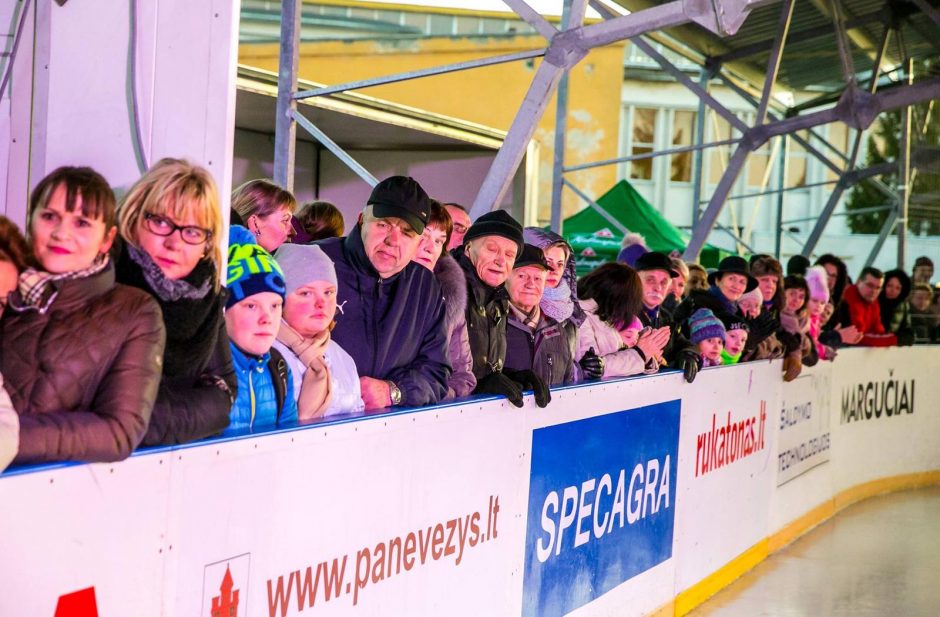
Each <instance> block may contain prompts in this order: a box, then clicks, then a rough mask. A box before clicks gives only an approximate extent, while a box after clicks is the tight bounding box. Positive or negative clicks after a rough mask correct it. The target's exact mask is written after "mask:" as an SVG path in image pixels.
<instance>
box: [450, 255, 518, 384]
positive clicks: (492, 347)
mask: <svg viewBox="0 0 940 617" xmlns="http://www.w3.org/2000/svg"><path fill="white" fill-rule="evenodd" d="M451 255H452V256H453V258H454V259H456V260H457V263H458V264H460V267H461V268H463V270H464V274H466V275H467V336H468V337H469V338H470V353H471V354H473V374H474V375H475V376H476V378H477V381H479V380H480V379H482V378H483V377H486V376H487V375H490V374H492V373H499V372H502V370H503V365H504V364H505V363H506V321H507V319H508V316H509V295H508V294H507V293H506V288H505V287H504V286H502V285H500V286H499V287H490V286H489V285H487V284H486V283H484V282H483V281H481V280H480V278H479V277H478V276H477V271H476V269H475V268H474V267H473V264H472V263H471V262H470V258H469V257H467V255H466V254H465V253H464V252H463V250H462V249H461V248H459V247H458V248H456V249H454V250H453V251H452V252H451Z"/></svg>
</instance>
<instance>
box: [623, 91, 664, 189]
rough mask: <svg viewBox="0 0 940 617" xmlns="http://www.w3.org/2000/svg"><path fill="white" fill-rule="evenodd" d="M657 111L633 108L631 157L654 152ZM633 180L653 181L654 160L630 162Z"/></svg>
mask: <svg viewBox="0 0 940 617" xmlns="http://www.w3.org/2000/svg"><path fill="white" fill-rule="evenodd" d="M657 116H658V114H657V110H656V109H650V108H647V107H634V108H633V130H632V131H631V135H630V155H631V156H637V155H639V154H648V153H650V152H652V151H653V148H654V147H655V140H656V118H657ZM630 178H631V179H632V180H652V179H653V159H652V158H648V159H640V160H638V161H631V162H630Z"/></svg>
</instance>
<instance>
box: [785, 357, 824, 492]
mask: <svg viewBox="0 0 940 617" xmlns="http://www.w3.org/2000/svg"><path fill="white" fill-rule="evenodd" d="M828 368H829V366H828V365H827V366H824V367H821V370H819V371H807V372H806V373H804V374H801V375H800V376H799V377H797V378H796V379H795V380H793V381H792V382H791V383H788V384H785V385H784V386H783V388H782V389H781V399H780V407H779V408H778V413H777V414H776V415H775V417H774V422H775V424H776V426H777V486H780V485H781V484H786V483H787V482H789V481H790V480H792V479H793V478H795V477H797V476H799V475H800V474H802V473H805V472H806V471H808V470H810V469H812V468H813V467H815V466H816V465H820V464H822V463H825V462H826V461H828V460H829V449H830V445H831V443H830V442H831V438H830V435H829V416H830V399H831V398H832V397H831V393H832V384H831V383H830V381H831V373H830V371H829V370H826V369H828Z"/></svg>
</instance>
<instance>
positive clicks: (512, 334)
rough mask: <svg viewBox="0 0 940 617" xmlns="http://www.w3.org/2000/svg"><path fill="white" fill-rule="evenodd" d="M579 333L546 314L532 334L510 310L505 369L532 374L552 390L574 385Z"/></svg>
mask: <svg viewBox="0 0 940 617" xmlns="http://www.w3.org/2000/svg"><path fill="white" fill-rule="evenodd" d="M577 343H578V329H577V328H576V327H575V326H574V324H573V323H571V322H570V321H568V320H567V319H566V320H565V321H564V322H563V323H558V322H557V321H555V320H554V319H552V318H551V317H549V316H548V315H545V314H543V315H542V317H541V319H540V321H539V327H538V328H537V329H536V331H535V332H532V330H530V329H529V328H528V327H527V326H525V325H524V324H522V323H521V322H520V321H519V320H518V319H516V316H515V314H513V312H512V311H511V310H510V312H509V323H508V325H507V326H506V366H505V368H507V369H509V370H513V371H523V370H531V371H533V372H535V374H536V375H538V376H539V377H541V378H542V381H544V382H545V383H546V385H549V386H557V385H560V384H563V383H565V382H568V381H574V377H575V373H574V354H575V347H576V345H577Z"/></svg>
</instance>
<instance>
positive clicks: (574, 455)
mask: <svg viewBox="0 0 940 617" xmlns="http://www.w3.org/2000/svg"><path fill="white" fill-rule="evenodd" d="M679 411H680V401H678V400H675V401H669V402H666V403H658V404H656V405H649V406H647V407H640V408H637V409H630V410H627V411H621V412H617V413H612V414H607V415H603V416H598V417H595V418H588V419H585V420H578V421H576V422H568V423H565V424H559V425H556V426H549V427H546V428H542V429H536V430H535V431H533V434H532V471H531V482H530V487H529V510H528V525H527V529H526V557H525V576H524V581H523V594H524V597H523V603H522V614H523V615H526V616H532V617H551V616H553V615H564V614H566V613H569V612H571V611H573V610H575V609H576V608H578V607H580V606H583V605H585V604H587V603H588V602H590V601H592V600H594V599H595V598H597V597H599V596H601V595H603V594H605V593H606V592H608V591H610V590H611V589H613V588H614V587H616V586H617V585H619V584H621V583H623V582H624V581H626V580H628V579H630V578H632V577H634V576H636V575H637V574H639V573H641V572H645V571H646V570H648V569H650V568H652V567H653V566H655V565H657V564H659V563H662V562H663V561H665V560H667V559H669V558H670V557H671V556H672V534H673V523H674V521H675V502H676V471H677V466H678V454H679Z"/></svg>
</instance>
